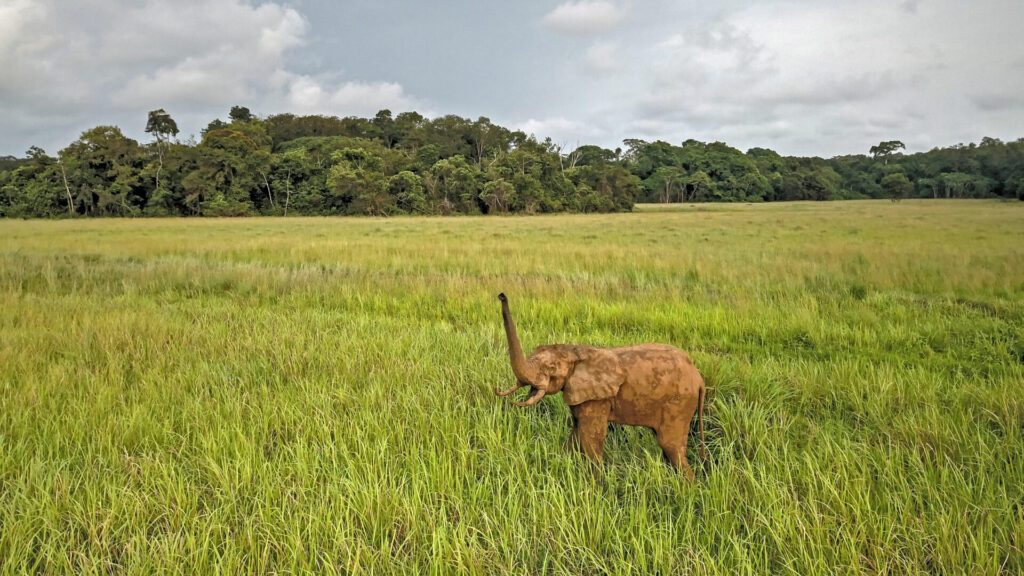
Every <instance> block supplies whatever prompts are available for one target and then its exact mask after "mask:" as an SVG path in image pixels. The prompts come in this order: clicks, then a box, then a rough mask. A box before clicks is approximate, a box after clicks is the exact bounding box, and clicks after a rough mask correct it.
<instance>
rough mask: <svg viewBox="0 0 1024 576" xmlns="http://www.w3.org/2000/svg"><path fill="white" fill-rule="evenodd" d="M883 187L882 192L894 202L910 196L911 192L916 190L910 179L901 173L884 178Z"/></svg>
mask: <svg viewBox="0 0 1024 576" xmlns="http://www.w3.org/2000/svg"><path fill="white" fill-rule="evenodd" d="M881 185H882V192H884V193H885V195H886V196H887V197H889V199H891V200H892V201H894V202H896V201H899V200H902V199H904V198H906V197H908V196H910V192H911V191H912V190H913V189H914V185H913V184H911V183H910V179H909V178H907V176H906V175H905V174H903V173H901V172H895V173H893V174H888V175H886V176H885V177H884V178H882V184H881Z"/></svg>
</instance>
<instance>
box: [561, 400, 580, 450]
mask: <svg viewBox="0 0 1024 576" xmlns="http://www.w3.org/2000/svg"><path fill="white" fill-rule="evenodd" d="M571 412H572V427H571V428H569V438H567V439H566V441H565V447H566V449H567V450H579V449H580V435H579V426H580V421H579V419H578V418H576V411H575V410H571Z"/></svg>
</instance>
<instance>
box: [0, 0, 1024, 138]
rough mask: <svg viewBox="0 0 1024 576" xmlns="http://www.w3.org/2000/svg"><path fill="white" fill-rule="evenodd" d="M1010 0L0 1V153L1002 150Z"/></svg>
mask: <svg viewBox="0 0 1024 576" xmlns="http://www.w3.org/2000/svg"><path fill="white" fill-rule="evenodd" d="M1021 22H1024V2H1022V1H1020V0H1007V1H1003V0H976V1H974V2H963V1H960V0H957V1H952V0H948V1H947V0H905V1H900V0H895V1H883V0H847V1H844V2H835V1H832V0H790V1H780V0H760V1H757V2H741V1H738V0H719V1H717V2H707V1H690V0H578V1H570V2H558V1H557V0H556V1H541V0H518V1H514V2H509V1H497V0H451V1H444V2H441V1H426V0H336V1H327V0H295V1H290V2H284V1H259V0H204V1H200V0H175V1H169V0H168V1H159V2H158V1H152V0H0V155H7V154H10V155H15V156H22V155H23V154H24V152H25V150H26V149H27V148H28V147H29V146H32V145H37V146H41V147H43V148H44V149H46V150H47V151H48V152H50V153H51V154H53V153H56V152H57V151H58V150H59V149H61V148H63V147H64V146H66V145H68V144H69V143H70V142H72V141H73V140H74V139H76V138H77V137H78V136H79V135H80V134H81V132H82V131H84V130H86V129H88V128H91V127H93V126H97V125H106V124H115V125H118V126H120V127H121V128H122V129H123V130H124V132H125V133H126V134H127V135H129V136H131V137H133V138H136V139H139V140H141V141H148V140H149V139H150V138H149V136H148V135H147V134H145V132H144V127H145V123H146V118H147V113H148V111H150V110H153V109H156V108H164V109H165V110H167V111H168V112H169V113H170V114H171V116H172V117H173V118H174V119H175V120H176V121H177V123H178V126H179V128H180V129H181V134H179V137H180V138H182V139H184V138H187V137H188V136H189V135H190V134H194V135H197V136H198V134H199V132H200V130H202V128H203V127H205V126H206V124H207V123H208V122H209V121H210V120H212V119H214V118H218V117H219V118H222V119H223V118H226V117H227V112H228V110H229V109H230V107H231V106H233V105H242V106H247V107H249V108H250V109H251V110H252V112H253V113H255V114H257V115H260V116H266V115H270V114H275V113H283V112H292V113H296V114H327V115H336V116H351V115H356V116H372V115H373V114H375V113H376V111H377V110H380V109H383V108H387V109H390V110H392V112H393V113H395V114H398V113H399V112H402V111H405V110H416V111H419V112H421V113H423V114H425V115H427V116H429V117H435V116H439V115H444V114H457V115H459V116H464V117H469V118H472V119H476V118H478V117H480V116H486V117H488V118H490V119H491V120H492V121H493V122H496V123H498V124H501V125H503V126H507V127H510V128H515V129H521V130H523V131H525V132H527V133H528V134H534V135H536V136H537V137H538V138H540V139H543V138H544V137H551V138H552V140H554V141H555V142H556V143H558V144H561V145H563V146H565V147H566V148H567V149H571V148H573V147H575V146H577V145H580V144H597V145H601V146H605V147H608V148H615V147H616V146H621V145H622V140H623V139H626V138H640V139H644V140H664V141H667V142H670V143H674V144H678V143H680V142H682V141H684V140H687V139H690V138H695V139H697V140H702V141H724V142H727V143H728V144H730V145H732V146H735V147H737V148H739V149H741V150H746V149H748V148H751V147H766V148H772V149H774V150H776V151H778V152H780V153H782V154H787V155H808V156H811V155H813V156H823V157H829V156H834V155H839V154H855V153H866V152H867V150H868V149H869V148H870V147H871V146H872V145H874V144H877V143H878V142H880V141H883V140H893V139H898V140H901V141H903V142H904V143H906V145H907V148H908V150H909V151H921V150H928V149H931V148H933V147H935V146H949V145H953V144H957V143H966V142H977V141H980V140H981V138H982V137H984V136H990V137H995V138H1000V139H1003V140H1016V139H1017V138H1020V137H1024V41H1021V40H1020V38H1019V28H1020V24H1021Z"/></svg>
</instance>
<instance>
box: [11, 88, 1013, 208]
mask: <svg viewBox="0 0 1024 576" xmlns="http://www.w3.org/2000/svg"><path fill="white" fill-rule="evenodd" d="M146 132H147V133H148V134H150V135H152V137H153V141H152V142H150V143H149V144H146V145H144V146H140V145H139V144H138V143H137V142H135V141H134V140H131V139H130V138H127V137H125V136H124V135H123V134H122V133H121V132H120V130H119V129H117V128H116V127H113V126H99V127H96V128H93V129H91V130H87V131H86V132H84V133H83V134H82V136H81V137H80V138H79V139H78V140H76V141H75V142H73V143H72V144H71V145H69V146H68V147H66V148H65V149H63V150H61V151H60V153H58V154H57V155H56V156H49V155H47V154H46V153H45V152H43V151H42V150H40V149H38V148H32V149H30V150H29V151H28V152H27V153H26V155H25V157H24V158H10V157H5V158H0V215H2V216H16V217H61V216H114V215H137V214H143V215H153V216H157V215H210V216H212V215H246V214H373V215H390V214H395V213H410V214H431V213H440V214H449V213H479V212H486V213H500V212H527V213H533V212H558V211H582V212H591V211H617V210H630V209H631V208H632V206H633V203H634V202H636V201H647V202H680V201H681V202H739V201H742V202H753V201H762V200H765V201H779V200H836V199H845V198H882V197H891V196H892V195H894V194H895V195H896V197H900V198H902V197H909V196H917V197H927V198H983V197H990V196H1003V197H1007V198H1022V199H1024V139H1019V140H1015V141H1011V142H1004V141H1001V140H999V139H996V138H983V139H982V140H981V142H980V143H979V144H966V145H964V144H957V145H955V146H950V147H946V148H936V149H934V150H931V151H928V152H923V153H914V154H905V153H902V154H901V153H899V151H900V150H905V147H904V146H903V144H902V143H901V142H899V141H898V140H891V141H888V142H881V143H879V145H878V146H874V147H872V149H871V151H870V152H871V155H866V154H859V155H849V156H838V157H835V158H832V159H829V160H825V159H821V158H799V157H783V156H781V155H779V154H777V153H776V152H774V151H772V150H768V149H765V148H752V149H750V150H748V151H747V152H746V153H742V152H740V151H739V150H737V149H735V148H732V147H730V146H728V145H726V144H724V143H721V142H710V143H707V142H701V141H698V140H694V139H687V140H684V141H683V142H681V143H680V144H679V145H673V144H670V143H668V142H663V141H654V142H648V141H645V140H639V139H629V140H625V141H623V148H617V149H615V150H609V149H606V148H602V147H599V146H592V145H583V146H578V147H577V148H575V149H573V150H569V151H567V150H565V149H563V147H562V146H560V145H558V144H556V143H555V142H553V141H552V140H551V139H550V138H545V139H543V140H538V139H537V138H536V137H534V136H532V135H527V134H525V133H523V132H522V131H519V130H509V129H507V128H504V127H502V126H499V125H497V124H494V123H493V122H491V120H489V119H488V118H486V117H479V118H478V119H477V120H475V121H473V120H469V119H467V118H461V117H459V116H454V115H448V116H441V117H437V118H433V119H428V118H425V117H423V116H422V115H420V114H418V113H416V112H402V113H400V114H398V115H397V116H395V115H393V114H392V112H391V111H390V110H381V111H380V112H378V113H377V114H376V115H375V116H374V117H373V118H359V117H354V116H350V117H345V118H337V117H333V116H297V115H293V114H277V115H272V116H269V117H267V118H258V117H256V116H254V115H253V114H252V113H251V112H250V111H249V110H248V109H247V108H244V107H241V106H235V107H233V108H232V109H231V113H230V122H223V121H221V120H214V121H212V122H210V124H209V125H208V126H207V127H206V129H204V130H203V132H202V139H201V141H200V142H199V143H198V144H197V143H196V142H194V141H192V140H191V139H190V140H188V141H185V142H179V141H177V140H175V136H176V135H177V133H178V128H177V124H176V123H175V122H174V120H173V119H172V118H171V117H170V115H169V114H167V112H166V111H165V110H163V109H157V110H153V111H151V112H150V113H149V117H148V118H147V123H146ZM878 160H883V161H882V162H879V161H878Z"/></svg>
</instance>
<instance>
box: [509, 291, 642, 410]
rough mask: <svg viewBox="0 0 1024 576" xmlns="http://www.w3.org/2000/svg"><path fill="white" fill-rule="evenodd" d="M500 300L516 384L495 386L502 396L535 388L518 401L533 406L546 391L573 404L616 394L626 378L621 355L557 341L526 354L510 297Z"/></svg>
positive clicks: (521, 404)
mask: <svg viewBox="0 0 1024 576" xmlns="http://www.w3.org/2000/svg"><path fill="white" fill-rule="evenodd" d="M498 300H500V301H501V317H502V320H503V321H504V324H505V336H506V337H507V338H508V357H509V361H510V362H511V364H512V372H513V373H514V374H515V376H516V385H515V386H513V387H512V388H509V389H508V390H499V389H496V390H495V393H496V394H498V395H499V396H508V395H509V394H512V393H513V392H515V391H516V390H518V389H519V388H523V387H526V386H529V387H531V388H532V390H531V391H530V394H529V396H527V399H526V400H525V401H522V402H516V405H517V406H533V405H534V404H536V403H537V402H540V400H541V398H543V397H544V396H545V395H546V394H555V393H558V392H562V393H563V395H562V397H563V399H564V400H565V403H566V404H568V405H570V406H575V405H576V404H581V403H583V402H588V401H591V400H601V399H605V398H611V397H613V396H615V394H616V393H618V391H619V387H620V386H622V382H623V381H624V380H625V372H624V371H623V370H622V367H621V366H620V364H619V359H618V357H617V356H616V355H615V354H613V353H612V352H611V351H609V350H604V349H601V348H593V347H590V346H574V345H571V344H556V345H550V346H540V347H538V348H537V349H535V350H534V351H533V353H532V354H530V356H529V357H526V355H525V354H523V348H522V345H521V344H520V343H519V335H518V334H517V333H516V324H515V322H514V321H513V320H512V312H511V311H510V310H509V306H508V298H507V297H505V294H498Z"/></svg>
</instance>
